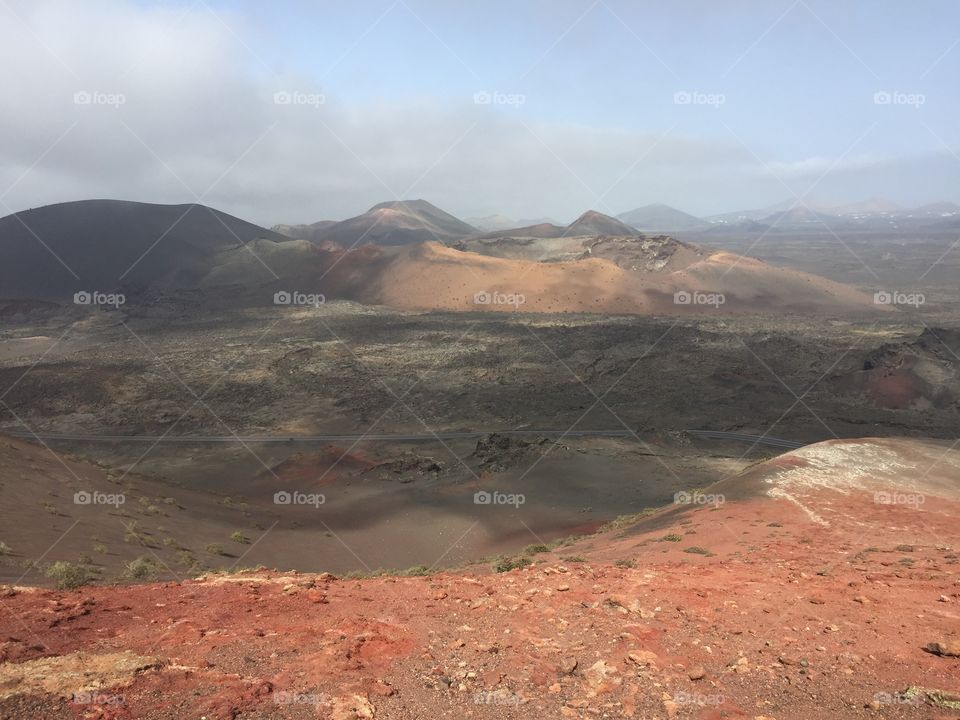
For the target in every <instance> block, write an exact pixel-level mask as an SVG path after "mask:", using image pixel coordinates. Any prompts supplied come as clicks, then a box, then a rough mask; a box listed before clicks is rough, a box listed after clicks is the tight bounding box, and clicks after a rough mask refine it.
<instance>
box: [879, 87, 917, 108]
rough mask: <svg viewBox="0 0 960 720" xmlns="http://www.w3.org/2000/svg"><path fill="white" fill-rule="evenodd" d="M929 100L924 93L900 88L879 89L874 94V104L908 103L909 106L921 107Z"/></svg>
mask: <svg viewBox="0 0 960 720" xmlns="http://www.w3.org/2000/svg"><path fill="white" fill-rule="evenodd" d="M926 102H927V96H926V95H924V94H923V93H905V92H900V91H899V90H877V92H875V93H874V94H873V104H874V105H906V106H907V107H912V108H919V107H920V106H921V105H923V104H924V103H926Z"/></svg>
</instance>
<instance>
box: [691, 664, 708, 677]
mask: <svg viewBox="0 0 960 720" xmlns="http://www.w3.org/2000/svg"><path fill="white" fill-rule="evenodd" d="M706 675H707V671H706V670H705V669H704V668H703V665H694V666H693V667H692V668H690V672H689V673H687V677H688V678H690V679H691V680H703V678H704V677H706Z"/></svg>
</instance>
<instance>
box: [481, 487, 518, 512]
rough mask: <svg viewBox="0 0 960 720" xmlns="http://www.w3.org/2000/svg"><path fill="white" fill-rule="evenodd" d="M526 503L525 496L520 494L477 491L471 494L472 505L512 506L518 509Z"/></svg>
mask: <svg viewBox="0 0 960 720" xmlns="http://www.w3.org/2000/svg"><path fill="white" fill-rule="evenodd" d="M526 501H527V498H526V496H525V495H522V494H521V493H504V492H500V491H499V490H494V491H493V492H487V491H486V490H478V491H477V492H475V493H474V494H473V504H474V505H513V506H514V507H515V508H519V507H520V506H521V505H523V504H524V503H525V502H526Z"/></svg>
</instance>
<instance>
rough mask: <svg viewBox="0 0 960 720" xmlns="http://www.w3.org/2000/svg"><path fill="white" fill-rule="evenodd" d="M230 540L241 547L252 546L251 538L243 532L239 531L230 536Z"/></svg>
mask: <svg viewBox="0 0 960 720" xmlns="http://www.w3.org/2000/svg"><path fill="white" fill-rule="evenodd" d="M230 539H231V540H233V541H234V542H235V543H239V544H240V545H249V544H250V538H248V537H247V536H246V535H244V534H243V533H242V532H240V531H239V530H238V531H237V532H235V533H233V534H232V535H231V536H230Z"/></svg>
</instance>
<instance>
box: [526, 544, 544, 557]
mask: <svg viewBox="0 0 960 720" xmlns="http://www.w3.org/2000/svg"><path fill="white" fill-rule="evenodd" d="M548 552H550V547H549V546H548V545H544V544H542V543H541V544H537V545H527V546H526V547H525V548H524V549H523V554H524V555H539V554H540V553H548Z"/></svg>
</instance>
